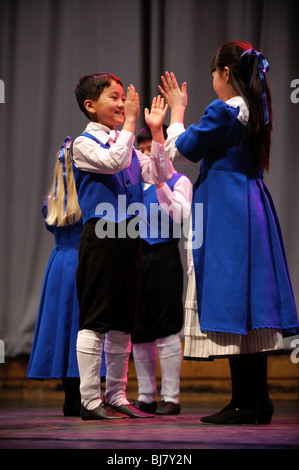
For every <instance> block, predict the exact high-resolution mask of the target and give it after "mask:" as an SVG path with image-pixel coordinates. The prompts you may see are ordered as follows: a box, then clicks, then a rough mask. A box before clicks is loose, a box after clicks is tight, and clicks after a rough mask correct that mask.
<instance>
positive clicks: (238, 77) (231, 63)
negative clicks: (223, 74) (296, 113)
mask: <svg viewBox="0 0 299 470" xmlns="http://www.w3.org/2000/svg"><path fill="white" fill-rule="evenodd" d="M248 49H253V48H252V46H251V44H249V43H248V42H242V41H229V42H227V43H225V44H223V46H221V47H220V48H219V49H218V50H217V51H216V53H215V55H214V57H213V59H212V62H211V73H212V72H213V71H215V70H216V68H218V69H220V70H221V71H223V70H224V68H225V67H228V68H229V71H230V79H229V83H230V84H231V85H232V87H233V88H234V90H235V91H236V92H237V93H238V95H240V96H242V97H243V98H244V100H245V102H246V104H247V106H248V110H249V120H248V124H247V129H248V134H249V139H250V142H251V144H252V148H253V155H254V159H255V163H256V164H257V165H258V166H260V167H261V168H263V169H268V168H269V155H270V143H271V132H272V105H271V94H270V89H269V86H268V83H267V79H266V76H264V81H265V93H266V101H267V108H268V115H269V122H268V124H266V125H265V116H264V107H263V99H262V84H261V78H260V75H259V66H258V57H257V55H255V54H252V55H250V57H249V60H248V63H247V64H246V66H244V64H243V63H242V60H241V56H242V54H243V53H244V52H245V51H247V50H248Z"/></svg>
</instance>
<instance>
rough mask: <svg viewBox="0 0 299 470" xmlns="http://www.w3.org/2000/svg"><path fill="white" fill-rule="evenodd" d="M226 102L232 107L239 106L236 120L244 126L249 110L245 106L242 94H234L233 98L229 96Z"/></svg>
mask: <svg viewBox="0 0 299 470" xmlns="http://www.w3.org/2000/svg"><path fill="white" fill-rule="evenodd" d="M226 104H228V105H229V106H232V107H233V108H237V107H239V114H238V120H239V121H240V122H241V123H242V124H243V125H244V126H246V124H247V123H248V119H249V110H248V107H247V104H246V103H245V100H244V98H242V96H234V97H233V98H230V99H229V100H227V101H226Z"/></svg>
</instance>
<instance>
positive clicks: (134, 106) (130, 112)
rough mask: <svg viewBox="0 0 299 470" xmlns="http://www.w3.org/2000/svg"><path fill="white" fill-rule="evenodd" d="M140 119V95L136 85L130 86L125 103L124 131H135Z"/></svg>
mask: <svg viewBox="0 0 299 470" xmlns="http://www.w3.org/2000/svg"><path fill="white" fill-rule="evenodd" d="M138 117H139V95H138V93H137V92H136V90H135V87H134V85H130V86H129V87H128V90H127V96H126V103H125V122H124V126H123V129H125V130H128V131H130V132H133V133H134V131H135V124H136V121H137V119H138Z"/></svg>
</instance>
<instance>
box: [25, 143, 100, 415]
mask: <svg viewBox="0 0 299 470" xmlns="http://www.w3.org/2000/svg"><path fill="white" fill-rule="evenodd" d="M69 145H70V138H69V137H68V138H67V139H66V140H65V142H64V144H63V146H62V147H61V149H60V151H59V152H58V158H57V161H56V166H55V170H54V177H53V184H52V188H51V192H50V195H49V197H48V200H47V202H46V203H45V204H44V206H43V216H44V219H45V225H46V228H47V230H49V231H50V232H51V233H52V234H53V235H54V238H55V247H54V248H53V250H52V253H51V255H50V258H49V261H48V265H47V268H46V273H45V277H44V282H43V286H42V292H41V299H40V305H39V310H38V315H37V321H36V326H35V333H34V339H33V345H32V351H31V355H30V360H29V367H28V371H27V377H29V378H32V379H57V378H60V379H62V383H63V388H64V392H65V403H64V407H63V412H64V415H65V416H79V414H80V401H81V397H80V392H79V385H80V379H79V370H78V365H77V357H76V341H77V334H78V330H79V306H78V300H77V292H76V269H77V265H78V246H79V239H80V235H81V231H82V226H83V225H82V215H81V210H80V208H79V205H78V200H77V193H76V189H75V184H74V175H73V171H72V164H71V161H70V158H69ZM101 375H102V376H104V375H105V363H103V367H102V370H101Z"/></svg>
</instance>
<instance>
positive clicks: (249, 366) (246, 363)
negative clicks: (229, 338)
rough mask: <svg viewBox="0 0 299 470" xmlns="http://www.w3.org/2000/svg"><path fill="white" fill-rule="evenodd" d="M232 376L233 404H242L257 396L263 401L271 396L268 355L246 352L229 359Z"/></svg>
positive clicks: (259, 400)
mask: <svg viewBox="0 0 299 470" xmlns="http://www.w3.org/2000/svg"><path fill="white" fill-rule="evenodd" d="M229 365H230V370H231V377H232V404H233V405H234V406H240V407H241V406H242V405H244V404H246V403H247V402H248V401H249V400H251V399H253V398H255V399H256V400H257V401H258V402H259V403H262V402H263V401H264V400H265V399H266V398H268V397H269V393H268V383H267V355H266V354H245V355H241V356H234V357H232V358H230V359H229Z"/></svg>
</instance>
